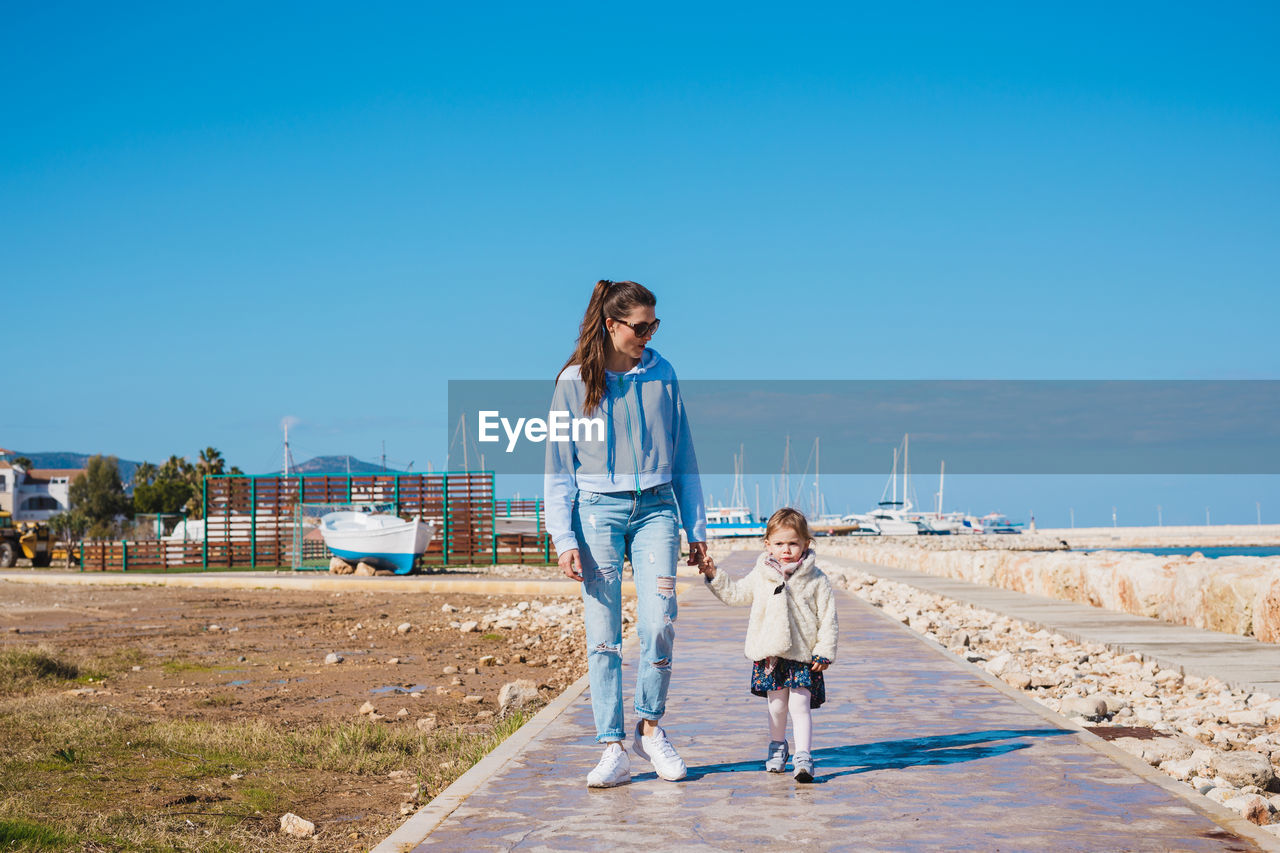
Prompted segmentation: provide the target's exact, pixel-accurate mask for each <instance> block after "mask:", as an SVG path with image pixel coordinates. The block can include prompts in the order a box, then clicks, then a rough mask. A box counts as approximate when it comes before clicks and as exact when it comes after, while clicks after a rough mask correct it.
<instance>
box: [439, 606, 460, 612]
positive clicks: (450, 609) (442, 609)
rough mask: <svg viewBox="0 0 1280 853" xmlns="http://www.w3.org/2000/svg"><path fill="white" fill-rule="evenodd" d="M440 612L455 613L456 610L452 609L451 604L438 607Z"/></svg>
mask: <svg viewBox="0 0 1280 853" xmlns="http://www.w3.org/2000/svg"><path fill="white" fill-rule="evenodd" d="M440 612H441V613H457V612H458V608H456V607H454V606H453V605H452V604H442V605H440Z"/></svg>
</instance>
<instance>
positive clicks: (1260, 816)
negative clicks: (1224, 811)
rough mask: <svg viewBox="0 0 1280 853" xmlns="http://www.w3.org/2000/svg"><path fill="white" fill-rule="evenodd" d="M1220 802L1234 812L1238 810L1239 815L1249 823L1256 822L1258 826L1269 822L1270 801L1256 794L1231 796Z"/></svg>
mask: <svg viewBox="0 0 1280 853" xmlns="http://www.w3.org/2000/svg"><path fill="white" fill-rule="evenodd" d="M1222 804H1223V805H1224V806H1226V807H1227V808H1229V809H1231V810H1232V811H1234V812H1239V813H1240V816H1241V817H1243V818H1244V819H1245V820H1247V821H1249V822H1250V823H1256V824H1258V825H1259V826H1265V825H1266V824H1268V823H1271V809H1270V808H1269V806H1270V803H1268V802H1267V801H1266V799H1264V798H1263V797H1259V796H1258V795H1257V794H1244V795H1242V796H1236V797H1231V798H1230V799H1228V800H1225V801H1223V803H1222Z"/></svg>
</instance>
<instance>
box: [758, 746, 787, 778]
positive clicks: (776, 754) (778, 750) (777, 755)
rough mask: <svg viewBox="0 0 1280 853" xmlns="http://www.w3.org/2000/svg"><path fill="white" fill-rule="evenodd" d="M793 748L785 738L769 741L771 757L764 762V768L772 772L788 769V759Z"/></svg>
mask: <svg viewBox="0 0 1280 853" xmlns="http://www.w3.org/2000/svg"><path fill="white" fill-rule="evenodd" d="M790 757H791V750H790V748H788V746H787V742H786V741H785V740H771V741H769V757H768V758H767V759H766V760H765V762H764V769H765V770H768V771H769V772H770V773H781V772H783V771H784V770H786V769H787V759H788V758H790Z"/></svg>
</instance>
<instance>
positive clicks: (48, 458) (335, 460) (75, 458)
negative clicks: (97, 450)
mask: <svg viewBox="0 0 1280 853" xmlns="http://www.w3.org/2000/svg"><path fill="white" fill-rule="evenodd" d="M13 455H14V456H25V457H27V458H28V459H30V460H31V463H32V465H33V466H34V467H36V468H84V467H85V466H86V465H88V464H89V458H90V457H91V456H93V455H95V454H92V453H71V452H70V451H65V450H48V451H41V452H39V453H36V452H32V451H23V450H15V451H14V452H13ZM163 461H164V460H163V459H161V460H157V462H156V463H155V464H157V465H158V464H160V462H163ZM348 462H350V464H351V468H350V470H351V473H352V474H381V473H383V471H384V470H385V471H386V473H388V474H402V473H404V472H403V471H400V470H398V469H396V468H390V467H388V468H386V469H384V468H383V467H382V466H381V465H379V464H377V463H376V462H366V461H364V460H363V459H357V458H355V457H354V456H317V457H315V458H314V459H308V460H307V461H306V462H300V463H298V464H297V465H296V466H294V468H293V469H292V472H293V473H298V474H346V473H347V463H348ZM138 465H139V463H138V462H134V461H133V460H132V459H121V460H120V479H121V480H123V481H124V482H125V484H126V485H129V486H131V485H132V483H133V472H134V469H136V468H137V467H138ZM279 473H280V472H279V471H268V472H266V475H267V476H270V475H272V474H279Z"/></svg>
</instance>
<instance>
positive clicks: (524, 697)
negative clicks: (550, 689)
mask: <svg viewBox="0 0 1280 853" xmlns="http://www.w3.org/2000/svg"><path fill="white" fill-rule="evenodd" d="M537 700H538V685H536V684H534V683H533V682H532V681H530V680H529V679H527V678H521V679H517V680H516V681H508V682H507V683H506V684H504V685H502V689H501V690H499V691H498V711H499V713H502V714H506V713H507V712H508V711H511V710H515V709H518V708H523V707H525V706H526V705H528V704H529V703H531V702H536V701H537Z"/></svg>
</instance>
